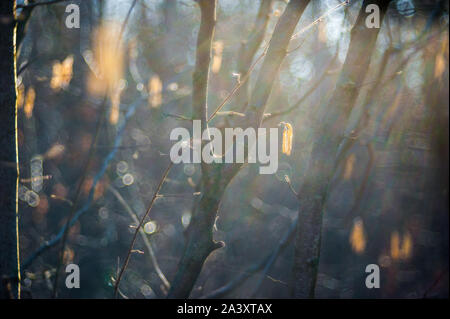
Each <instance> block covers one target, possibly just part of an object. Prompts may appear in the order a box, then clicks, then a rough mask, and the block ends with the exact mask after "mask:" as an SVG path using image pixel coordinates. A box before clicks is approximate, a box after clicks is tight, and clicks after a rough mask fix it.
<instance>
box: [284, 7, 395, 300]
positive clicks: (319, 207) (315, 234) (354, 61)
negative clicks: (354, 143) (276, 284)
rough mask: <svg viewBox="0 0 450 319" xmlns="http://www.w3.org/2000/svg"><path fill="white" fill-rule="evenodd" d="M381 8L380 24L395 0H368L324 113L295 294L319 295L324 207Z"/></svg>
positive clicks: (302, 216) (298, 246)
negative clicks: (374, 10)
mask: <svg viewBox="0 0 450 319" xmlns="http://www.w3.org/2000/svg"><path fill="white" fill-rule="evenodd" d="M370 4H376V5H378V7H379V8H380V23H381V21H383V17H384V15H385V13H386V10H387V7H388V4H389V1H388V0H377V1H374V0H372V1H369V0H364V2H363V5H362V8H361V10H360V13H359V15H358V18H357V20H356V23H355V25H354V26H353V28H352V32H351V39H350V45H349V49H348V53H347V57H346V59H345V63H344V66H343V69H342V71H341V74H340V77H339V79H338V82H337V84H336V88H335V91H334V93H333V96H332V98H331V99H330V103H331V105H330V107H329V108H328V110H327V112H326V114H325V115H324V118H323V119H322V120H321V121H320V124H319V125H320V126H319V128H318V130H317V131H316V132H315V134H316V135H315V136H316V141H315V142H314V143H313V147H312V152H311V158H310V162H309V164H308V165H309V168H308V169H307V173H306V176H305V179H304V182H303V184H302V187H301V189H300V192H299V200H300V208H299V214H298V216H299V222H298V226H297V235H296V240H295V257H294V268H293V276H294V286H293V296H294V297H295V298H313V297H314V289H315V283H316V278H317V269H318V264H319V254H320V241H321V229H322V212H323V207H324V204H325V199H326V195H327V188H328V183H329V181H330V180H331V177H332V174H333V172H334V163H335V156H336V153H337V149H338V146H339V143H340V142H341V141H342V139H343V137H344V136H343V134H344V131H345V128H346V125H347V120H348V118H349V115H350V113H351V111H352V109H353V106H354V105H355V101H356V98H357V97H358V92H359V91H358V87H359V86H360V85H361V83H362V82H363V80H364V78H365V76H366V73H367V70H368V69H369V65H370V59H371V53H372V52H373V50H374V48H375V43H376V40H377V36H378V32H379V30H380V29H378V28H367V27H366V18H367V17H368V15H369V14H370V13H371V11H370V10H369V13H367V12H366V7H367V6H368V5H370Z"/></svg>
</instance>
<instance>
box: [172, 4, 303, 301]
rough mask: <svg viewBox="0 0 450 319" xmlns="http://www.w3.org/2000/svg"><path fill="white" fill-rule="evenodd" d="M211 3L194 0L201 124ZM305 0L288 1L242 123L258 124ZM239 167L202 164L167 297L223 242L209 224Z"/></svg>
mask: <svg viewBox="0 0 450 319" xmlns="http://www.w3.org/2000/svg"><path fill="white" fill-rule="evenodd" d="M213 3H215V1H208V0H203V1H199V4H200V8H201V14H202V21H201V25H200V30H199V35H198V37H199V38H198V41H197V55H196V58H197V60H196V67H195V71H194V75H193V82H194V85H193V87H194V93H193V111H194V112H193V113H194V118H199V117H200V118H201V119H202V127H203V128H205V125H204V124H203V123H206V122H207V120H206V119H207V118H208V116H207V105H206V98H207V94H206V93H207V84H208V77H207V73H208V72H209V61H210V54H211V42H212V35H213V34H214V25H213V24H215V5H214V6H213V5H212V4H213ZM308 3H309V0H291V1H290V2H289V4H288V5H287V7H286V9H285V11H284V13H283V15H282V16H281V18H280V21H279V23H278V24H277V26H276V28H275V30H274V33H273V36H272V39H271V41H270V46H269V48H268V50H267V55H266V58H265V60H264V63H263V65H262V67H261V71H260V73H259V75H258V81H257V84H256V87H255V89H254V92H253V95H252V101H253V104H251V106H252V107H250V108H249V110H248V117H247V120H246V121H247V122H246V123H244V125H245V126H253V127H255V126H256V127H259V124H260V123H261V121H262V116H263V114H264V110H265V108H266V105H267V100H268V98H269V95H270V92H271V90H272V87H273V83H274V80H275V78H276V75H277V74H278V71H279V69H280V66H281V63H282V62H283V59H284V57H285V56H286V50H287V47H288V45H289V42H290V40H291V37H292V34H293V32H294V30H295V27H296V25H297V23H298V21H299V19H300V17H301V15H302V13H303V11H304V10H305V8H306V6H307V4H308ZM212 7H214V8H212ZM213 12H214V13H213ZM213 14H214V15H213ZM212 16H214V19H213V20H211V17H212ZM203 59H205V60H203ZM206 62H208V64H207V63H206ZM240 167H241V164H233V165H221V164H218V165H207V164H202V189H203V191H202V197H201V199H200V201H199V203H198V205H197V206H196V208H195V209H194V213H193V217H192V220H191V222H190V224H189V227H188V230H187V243H186V248H185V250H184V253H183V257H182V258H181V260H180V263H179V266H178V269H177V273H176V275H175V278H174V280H173V281H172V286H171V290H170V291H169V294H168V298H188V297H189V294H190V292H191V290H192V288H193V287H194V284H195V282H196V280H197V278H198V276H199V275H200V271H201V269H202V267H203V264H204V263H205V261H206V258H207V257H208V256H209V255H210V254H211V252H212V251H214V250H215V249H217V248H220V247H222V246H223V243H221V242H214V240H213V236H212V231H213V226H214V222H215V219H216V216H217V210H218V208H219V205H220V201H221V199H222V196H223V194H224V192H225V189H226V187H227V186H228V184H229V183H230V181H231V180H232V179H233V177H234V176H235V175H236V173H237V172H238V171H239V169H240Z"/></svg>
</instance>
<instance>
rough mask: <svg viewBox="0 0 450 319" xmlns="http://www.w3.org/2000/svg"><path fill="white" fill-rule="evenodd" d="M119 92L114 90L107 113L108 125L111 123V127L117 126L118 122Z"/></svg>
mask: <svg viewBox="0 0 450 319" xmlns="http://www.w3.org/2000/svg"><path fill="white" fill-rule="evenodd" d="M121 92H122V91H121V90H116V91H115V92H114V93H113V94H112V96H111V112H110V113H109V123H111V124H112V125H115V124H117V122H118V121H119V110H120V93H121Z"/></svg>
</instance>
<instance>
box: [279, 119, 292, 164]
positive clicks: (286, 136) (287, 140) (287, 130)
mask: <svg viewBox="0 0 450 319" xmlns="http://www.w3.org/2000/svg"><path fill="white" fill-rule="evenodd" d="M282 124H284V127H283V141H282V143H283V145H282V152H283V154H286V155H287V156H289V155H291V152H292V136H293V129H292V125H291V124H289V123H282Z"/></svg>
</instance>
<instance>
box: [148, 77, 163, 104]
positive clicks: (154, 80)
mask: <svg viewBox="0 0 450 319" xmlns="http://www.w3.org/2000/svg"><path fill="white" fill-rule="evenodd" d="M148 91H149V96H148V99H149V101H148V102H149V104H150V105H151V106H152V107H158V106H160V105H161V103H162V94H161V91H162V82H161V80H160V79H159V76H158V75H154V76H152V77H151V78H150V80H149V81H148Z"/></svg>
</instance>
